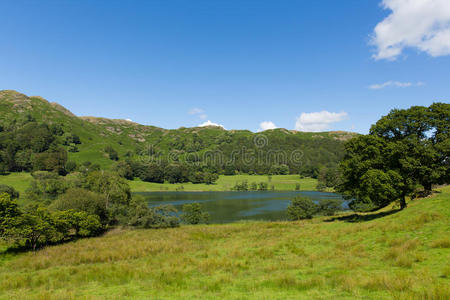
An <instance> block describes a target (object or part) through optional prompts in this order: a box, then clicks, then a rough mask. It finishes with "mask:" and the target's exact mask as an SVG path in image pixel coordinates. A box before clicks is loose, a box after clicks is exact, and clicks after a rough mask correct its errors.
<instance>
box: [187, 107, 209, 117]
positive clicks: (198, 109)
mask: <svg viewBox="0 0 450 300" xmlns="http://www.w3.org/2000/svg"><path fill="white" fill-rule="evenodd" d="M204 112H205V111H204V110H203V109H201V108H197V107H194V108H192V109H190V110H189V112H188V113H189V114H190V115H197V114H201V113H204Z"/></svg>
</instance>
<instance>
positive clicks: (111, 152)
mask: <svg viewBox="0 0 450 300" xmlns="http://www.w3.org/2000/svg"><path fill="white" fill-rule="evenodd" d="M105 152H106V154H108V157H109V159H110V160H119V154H118V153H117V151H116V150H115V149H114V148H113V147H112V146H111V145H109V146H106V147H105Z"/></svg>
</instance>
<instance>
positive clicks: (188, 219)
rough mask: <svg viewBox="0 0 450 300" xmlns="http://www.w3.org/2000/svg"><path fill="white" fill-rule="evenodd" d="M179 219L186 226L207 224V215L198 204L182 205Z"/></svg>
mask: <svg viewBox="0 0 450 300" xmlns="http://www.w3.org/2000/svg"><path fill="white" fill-rule="evenodd" d="M181 219H182V220H183V222H185V223H186V224H201V223H208V221H209V213H207V212H205V211H203V207H202V205H201V204H200V203H192V204H185V205H183V214H182V215H181Z"/></svg>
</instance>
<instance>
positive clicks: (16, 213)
mask: <svg viewBox="0 0 450 300" xmlns="http://www.w3.org/2000/svg"><path fill="white" fill-rule="evenodd" d="M21 214H22V213H21V211H20V209H19V205H18V204H17V202H16V200H15V199H14V198H12V197H11V196H10V194H9V193H6V192H2V193H0V238H7V237H8V236H9V235H10V230H11V229H13V228H14V227H15V226H16V224H17V222H18V221H17V219H18V217H20V216H21Z"/></svg>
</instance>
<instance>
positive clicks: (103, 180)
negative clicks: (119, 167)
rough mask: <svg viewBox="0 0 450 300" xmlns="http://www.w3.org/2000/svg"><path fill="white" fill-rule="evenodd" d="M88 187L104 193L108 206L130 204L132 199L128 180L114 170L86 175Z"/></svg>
mask: <svg viewBox="0 0 450 300" xmlns="http://www.w3.org/2000/svg"><path fill="white" fill-rule="evenodd" d="M86 188H88V189H89V190H91V191H93V192H97V193H100V194H102V195H104V196H105V197H106V207H107V208H109V207H111V206H115V205H128V203H129V201H130V199H131V190H130V186H129V185H128V182H127V181H126V180H125V179H124V178H122V177H120V176H119V175H118V174H116V173H114V172H109V171H94V172H90V173H89V174H88V175H87V177H86Z"/></svg>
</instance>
